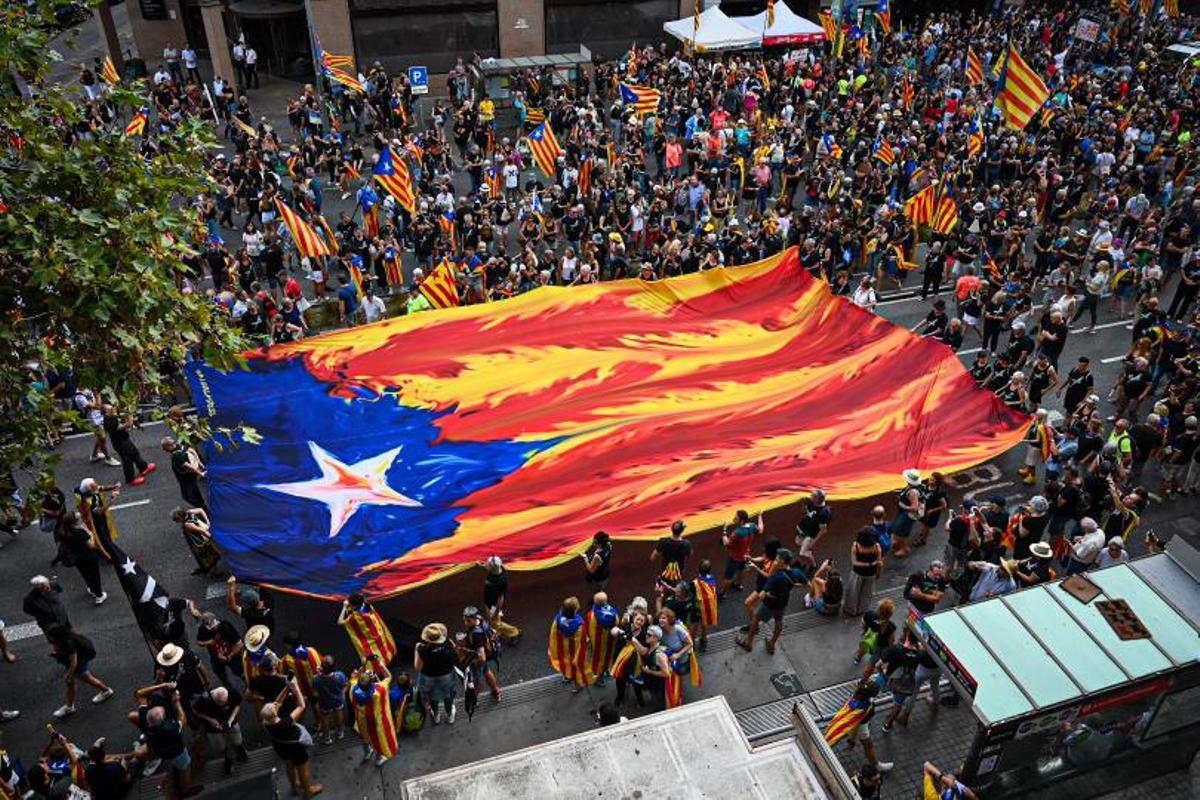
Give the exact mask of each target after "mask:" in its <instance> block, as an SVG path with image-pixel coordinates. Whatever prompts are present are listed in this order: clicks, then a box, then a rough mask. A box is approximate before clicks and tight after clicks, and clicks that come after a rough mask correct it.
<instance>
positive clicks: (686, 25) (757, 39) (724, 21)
mask: <svg viewBox="0 0 1200 800" xmlns="http://www.w3.org/2000/svg"><path fill="white" fill-rule="evenodd" d="M776 8H778V6H776ZM663 30H664V31H666V32H667V33H669V34H671V35H672V36H674V37H675V38H676V39H678V40H679V41H681V42H686V43H688V44H689V45H691V46H692V47H693V48H694V49H696V50H699V51H702V52H703V51H705V50H742V49H745V48H748V47H759V46H760V45H761V44H762V34H760V33H755V32H754V31H751V30H747V29H746V28H744V27H742V26H741V25H739V24H738V23H736V22H734V21H733V20H732V19H730V18H729V17H727V16H726V15H725V12H723V11H722V10H721V7H720V6H712V7H711V8H709V9H708V10H706V11H705V12H704V13H702V14H701V15H700V31H699V33H698V34H696V36H695V39H693V38H692V36H693V33H694V32H695V21H694V19H693V18H692V17H684V18H683V19H677V20H674V21H673V22H664V23H663Z"/></svg>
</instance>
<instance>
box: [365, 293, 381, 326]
mask: <svg viewBox="0 0 1200 800" xmlns="http://www.w3.org/2000/svg"><path fill="white" fill-rule="evenodd" d="M386 313H387V305H386V304H385V303H384V302H383V298H382V297H379V296H378V295H376V296H375V297H369V298H364V299H363V314H365V315H366V317H367V322H375V321H376V320H379V319H382V318H383V315H384V314H386Z"/></svg>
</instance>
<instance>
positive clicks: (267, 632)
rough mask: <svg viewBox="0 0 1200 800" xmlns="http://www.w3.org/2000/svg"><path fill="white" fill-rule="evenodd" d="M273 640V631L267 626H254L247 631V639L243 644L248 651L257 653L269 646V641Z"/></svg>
mask: <svg viewBox="0 0 1200 800" xmlns="http://www.w3.org/2000/svg"><path fill="white" fill-rule="evenodd" d="M270 638H271V629H270V628H268V627H267V626H266V625H253V626H251V628H250V630H248V631H246V638H245V639H244V640H243V643H244V644H245V645H246V649H247V650H249V651H250V652H252V653H253V652H257V651H259V650H261V649H263V648H264V647H266V646H267V639H270Z"/></svg>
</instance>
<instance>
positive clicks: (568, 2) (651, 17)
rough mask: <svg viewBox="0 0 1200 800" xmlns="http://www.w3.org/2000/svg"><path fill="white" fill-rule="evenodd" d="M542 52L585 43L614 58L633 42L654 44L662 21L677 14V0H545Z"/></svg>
mask: <svg viewBox="0 0 1200 800" xmlns="http://www.w3.org/2000/svg"><path fill="white" fill-rule="evenodd" d="M545 4H546V52H547V53H577V52H579V45H581V44H583V45H587V47H589V48H590V49H591V51H592V52H593V53H595V54H597V55H599V56H600V57H602V58H615V57H617V56H619V55H620V54H621V53H624V52H626V51H627V50H629V46H630V45H631V44H632V43H634V42H637V43H638V44H641V45H646V44H658V43H659V42H662V41H664V40H665V38H666V33H664V32H663V23H664V22H669V21H671V20H673V19H676V18H677V17H678V16H679V0H545Z"/></svg>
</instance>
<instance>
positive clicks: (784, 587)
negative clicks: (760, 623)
mask: <svg viewBox="0 0 1200 800" xmlns="http://www.w3.org/2000/svg"><path fill="white" fill-rule="evenodd" d="M763 592H764V596H763V600H762V602H763V605H764V606H766V607H767V608H769V609H772V610H773V611H779V610H780V609H784V608H787V604H788V598H789V597H790V596H791V594H792V576H791V575H789V574H788V571H787V570H780V571H779V572H776V573H774V574H773V575H771V577H769V578H767V582H766V583H765V584H764V585H763Z"/></svg>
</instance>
